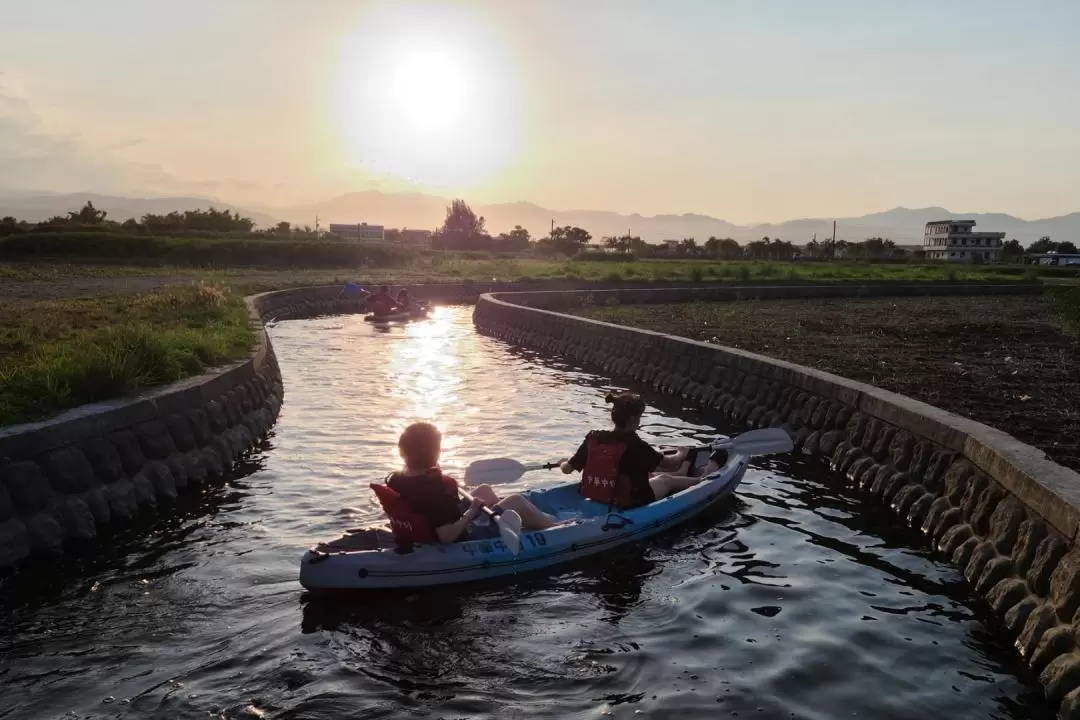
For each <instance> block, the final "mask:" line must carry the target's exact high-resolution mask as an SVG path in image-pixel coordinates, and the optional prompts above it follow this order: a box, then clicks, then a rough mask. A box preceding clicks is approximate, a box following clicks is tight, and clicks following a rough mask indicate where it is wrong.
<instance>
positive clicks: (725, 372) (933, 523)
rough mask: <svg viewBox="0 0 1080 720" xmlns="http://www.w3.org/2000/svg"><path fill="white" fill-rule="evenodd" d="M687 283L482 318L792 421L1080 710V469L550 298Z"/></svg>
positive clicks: (496, 299) (764, 362)
mask: <svg viewBox="0 0 1080 720" xmlns="http://www.w3.org/2000/svg"><path fill="white" fill-rule="evenodd" d="M922 287H923V288H924V289H925V286H922ZM969 288H970V286H969ZM988 291H989V292H1000V291H1004V290H1003V289H1000V288H999V289H997V290H994V289H990V290H988ZM687 292H692V291H665V290H658V289H650V290H632V291H613V292H608V293H605V292H592V293H569V292H568V293H535V292H534V293H499V294H495V295H484V296H483V297H481V298H480V300H479V302H478V303H477V305H476V309H475V312H474V321H475V324H476V327H477V328H478V329H479V330H480V331H481V332H484V333H486V334H489V335H493V336H495V337H498V338H502V339H504V340H506V341H507V342H511V343H515V344H518V345H522V346H526V347H531V348H536V349H540V350H544V351H546V352H550V353H553V354H556V355H559V356H562V357H564V358H566V359H569V360H571V361H574V362H576V363H578V364H580V365H581V366H583V367H585V368H588V369H590V370H593V371H596V372H600V373H604V374H606V375H609V376H611V377H612V378H622V379H624V380H626V381H628V382H633V383H641V384H644V385H647V386H650V387H652V388H654V389H655V390H657V391H660V392H664V393H669V394H673V395H679V396H682V397H683V398H685V399H686V400H688V401H690V402H692V403H694V404H696V405H699V406H703V407H710V408H715V409H717V410H719V411H721V412H722V413H724V414H725V415H727V416H728V417H730V418H732V419H734V420H735V421H737V422H739V423H742V424H744V425H746V426H747V427H748V428H756V427H783V428H785V429H786V430H787V431H788V432H789V433H790V434H791V435H792V436H793V438H794V439H795V443H796V447H797V448H799V449H800V450H801V451H802V452H804V453H807V454H810V455H818V456H821V457H822V458H823V459H825V460H827V461H828V462H829V463H830V464H831V465H832V467H834V468H835V469H836V470H837V471H839V472H841V473H843V474H844V475H845V476H846V477H847V478H848V479H849V480H850V482H851V483H852V484H854V485H856V486H858V487H859V488H861V489H863V490H865V491H866V492H869V493H872V494H874V495H876V496H877V497H878V498H880V499H881V501H882V502H884V503H886V504H887V505H889V506H890V507H891V508H892V510H893V511H894V512H895V513H896V514H897V516H899V517H900V518H901V519H902V520H904V521H905V522H907V523H909V524H910V525H912V526H914V527H916V528H919V529H921V530H922V532H923V533H925V534H926V536H927V538H928V540H929V541H930V542H931V543H932V544H933V546H934V547H935V548H936V549H937V550H938V551H939V552H940V553H941V554H942V555H943V556H945V557H947V558H949V559H950V560H951V561H952V562H954V563H955V564H956V565H957V566H959V567H960V568H961V569H962V571H963V574H964V577H965V578H967V580H968V581H969V582H970V583H971V585H972V586H973V587H974V588H975V590H976V591H977V592H978V593H979V594H981V595H982V596H983V597H984V598H986V600H987V601H988V603H989V604H990V606H991V607H992V608H993V610H994V611H995V612H996V613H997V615H998V616H999V618H1000V619H1001V620H1002V624H1003V625H1004V627H1005V628H1006V630H1007V631H1008V632H1009V633H1011V634H1012V635H1013V636H1014V637H1015V638H1016V647H1017V649H1018V651H1019V652H1020V653H1021V655H1022V656H1023V657H1024V659H1025V660H1026V661H1027V663H1028V664H1029V665H1030V667H1031V668H1032V670H1033V671H1034V672H1035V673H1036V674H1037V675H1038V677H1039V679H1040V680H1041V681H1042V683H1043V686H1044V688H1045V690H1046V693H1047V696H1048V697H1049V698H1051V699H1052V700H1053V701H1061V716H1062V717H1067V718H1080V649H1078V644H1077V638H1078V637H1080V633H1078V631H1080V549H1078V548H1077V540H1078V531H1080V475H1078V474H1077V473H1076V472H1073V471H1072V470H1068V469H1066V468H1064V467H1062V466H1060V465H1057V464H1056V463H1053V462H1051V461H1050V460H1048V459H1047V458H1046V455H1045V453H1043V452H1041V451H1039V450H1037V449H1035V448H1033V447H1031V446H1028V445H1025V444H1023V443H1021V442H1019V441H1018V440H1016V439H1015V438H1013V437H1011V436H1009V435H1007V434H1006V433H1004V432H1001V431H999V430H996V429H993V428H990V427H987V426H985V425H982V424H980V423H977V422H974V421H971V420H967V419H965V418H962V417H959V416H956V415H952V414H950V413H947V412H945V411H943V410H940V409H938V408H934V407H931V406H929V405H926V404H924V403H920V402H917V401H915V400H912V399H910V398H906V397H903V396H900V395H896V394H893V393H890V392H887V391H884V390H881V389H879V388H875V387H872V386H869V385H864V384H862V383H857V382H853V381H849V380H846V379H844V378H841V377H837V376H835V375H830V374H828V373H823V372H818V371H816V370H813V369H810V368H806V367H802V366H799V365H794V364H791V363H787V362H783V361H779V360H773V359H771V358H768V357H764V356H761V355H757V354H754V353H749V352H744V351H740V350H737V349H733V348H725V347H721V346H717V345H712V344H708V343H700V342H695V341H692V340H687V339H685V338H679V337H672V336H668V335H663V334H659V333H655V332H649V331H646V330H637V329H634V328H628V327H622V326H618V325H612V324H609V323H603V322H598V321H594V320H589V319H585V318H580V317H573V316H569V315H564V314H560V313H557V312H553V311H551V310H548V309H541V308H560V309H563V308H568V307H572V306H574V305H575V304H581V303H584V302H592V303H596V304H604V303H607V304H613V303H631V302H639V301H646V302H664V301H667V300H674V299H687V298H686V297H685V295H686V294H687ZM770 292H771V291H770ZM912 292H915V290H914V289H913V290H912Z"/></svg>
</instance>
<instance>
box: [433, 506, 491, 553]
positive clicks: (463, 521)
mask: <svg viewBox="0 0 1080 720" xmlns="http://www.w3.org/2000/svg"><path fill="white" fill-rule="evenodd" d="M483 506H484V503H483V502H482V501H481V500H479V499H477V498H473V501H472V505H470V506H469V509H468V510H466V511H465V512H464V513H463V514H462V515H461V517H459V518H458V519H457V520H456V521H455V522H452V523H449V524H447V525H440V526H439V527H437V528H435V534H436V535H438V536H439V541H440V542H443V543H446V544H450V543H453V542H457V539H458V538H459V537H461V534H462V533H463V532H465V528H467V527H469V523H471V522H472V521H473V520H475V519H476V516H477V515H479V514H480V512H481V511H480V508H482V507H483Z"/></svg>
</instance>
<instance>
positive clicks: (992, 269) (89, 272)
mask: <svg viewBox="0 0 1080 720" xmlns="http://www.w3.org/2000/svg"><path fill="white" fill-rule="evenodd" d="M1055 271H1056V272H1055ZM1067 272H1068V273H1071V275H1069V276H1068V277H1069V278H1072V277H1074V276H1075V274H1076V273H1077V271H1076V270H1073V269H1069V270H1068V271H1067ZM1059 274H1060V269H1058V268H1040V269H1035V268H1032V267H1026V268H1025V267H1023V266H1008V265H1006V266H993V265H988V266H978V265H966V266H960V265H954V266H946V265H920V264H906V263H904V264H881V265H875V264H871V263H781V262H751V261H727V262H725V261H717V262H710V261H704V260H637V261H633V262H611V261H608V262H583V261H570V260H553V259H544V258H534V257H527V256H506V257H501V256H497V255H486V256H485V255H478V254H464V253H439V252H430V251H428V252H418V253H414V254H412V255H410V256H408V258H407V259H406V260H404V261H402V262H401V263H400V264H394V265H390V266H382V265H372V264H355V265H348V266H343V267H331V268H319V267H295V268H293V267H290V268H274V267H236V266H208V267H192V266H190V265H177V264H175V263H168V262H162V263H160V264H153V265H147V266H131V265H118V264H78V263H63V264H56V263H50V262H41V261H37V262H9V263H0V283H3V282H5V281H8V282H21V281H30V280H43V281H65V280H69V279H75V278H110V277H112V278H124V277H137V276H156V277H161V276H169V277H174V278H192V279H202V280H207V281H223V282H227V283H229V284H230V285H232V286H234V287H236V288H238V289H240V290H244V291H248V292H255V291H258V290H270V289H276V288H283V287H296V286H298V285H312V284H325V283H337V282H344V281H346V280H366V281H371V282H379V281H386V282H391V283H395V284H409V283H413V284H415V283H424V282H465V281H470V282H495V281H501V282H507V281H509V282H514V281H529V280H559V279H570V280H585V281H597V282H600V281H612V280H615V279H616V278H621V279H622V280H624V281H628V282H641V283H648V282H657V281H664V282H691V281H695V282H699V281H706V282H798V281H838V282H840V281H858V280H901V281H903V280H911V281H917V280H1022V279H1034V278H1035V277H1036V276H1038V277H1041V278H1046V279H1051V278H1057V277H1058V275H1059ZM1066 279H1068V278H1066Z"/></svg>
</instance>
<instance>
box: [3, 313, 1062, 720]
mask: <svg viewBox="0 0 1080 720" xmlns="http://www.w3.org/2000/svg"><path fill="white" fill-rule="evenodd" d="M271 334H272V337H273V342H274V345H275V348H276V349H277V354H278V359H279V362H280V364H281V369H282V373H283V375H284V380H285V387H286V392H285V405H284V407H283V409H282V413H281V417H280V420H279V421H278V424H277V426H276V428H275V430H274V432H273V434H272V435H271V437H270V438H269V439H268V440H267V442H266V443H265V444H264V445H263V446H262V447H261V448H259V449H258V450H257V451H256V452H253V453H252V454H251V456H250V457H249V459H248V460H247V461H246V462H245V463H243V464H242V465H241V467H239V468H238V469H237V473H236V476H235V477H234V479H233V480H231V481H230V482H229V483H227V484H226V485H224V486H221V487H217V488H213V489H208V490H207V491H205V492H204V493H203V494H202V495H201V496H200V497H197V498H193V499H189V500H187V501H186V502H185V505H184V507H183V509H182V510H183V511H182V512H181V513H173V514H172V515H171V516H170V519H169V520H168V521H167V522H164V523H162V522H160V521H159V522H158V523H157V525H156V528H157V529H156V530H155V531H154V532H153V533H152V534H147V533H145V532H131V533H128V534H126V535H122V536H119V537H116V538H113V539H112V540H111V541H108V542H103V543H101V544H100V545H98V546H97V547H95V548H94V551H93V554H92V556H88V557H87V558H84V559H81V560H79V559H75V560H65V561H62V562H60V561H57V562H53V563H51V564H50V563H46V562H43V563H41V564H39V565H38V566H36V567H34V568H31V569H30V570H28V571H25V572H23V573H21V574H20V575H18V576H15V577H12V578H7V579H6V580H4V581H3V585H2V588H0V603H2V608H0V609H2V611H3V613H2V619H0V717H3V718H60V717H65V718H142V717H155V718H262V717H265V718H295V719H300V718H305V719H315V718H319V719H321V718H380V717H387V718H391V717H432V718H444V717H445V718H463V717H484V716H495V715H497V716H499V717H507V718H532V717H544V718H556V717H560V718H561V717H600V716H611V717H626V718H630V717H638V716H648V717H679V718H705V717H708V718H714V717H730V716H735V715H738V716H741V717H755V718H853V717H863V718H905V719H908V718H929V717H941V718H949V719H950V720H957V719H959V718H1049V717H1050V714H1049V712H1048V711H1047V709H1046V708H1045V707H1043V705H1042V703H1041V700H1040V697H1041V692H1040V691H1039V690H1038V688H1037V686H1036V685H1035V684H1034V683H1033V682H1032V680H1031V678H1029V677H1027V676H1026V675H1024V674H1023V671H1022V667H1021V665H1020V663H1019V662H1018V661H1017V660H1016V659H1015V658H1014V655H1013V653H1012V651H1011V649H1010V648H1009V646H1008V645H1007V644H1006V643H1005V642H1004V641H1003V640H1001V639H1000V636H999V635H997V634H996V633H995V631H994V629H993V628H991V627H988V625H987V624H986V622H985V620H986V618H987V617H988V615H987V613H986V611H985V608H984V607H983V606H982V605H981V604H979V603H978V602H977V601H975V600H974V599H973V598H972V596H971V595H970V594H969V592H968V590H967V589H966V588H965V586H964V584H963V582H962V579H961V577H960V575H959V573H958V572H957V571H956V570H955V569H954V568H952V567H951V566H949V565H947V564H944V563H942V562H939V561H938V560H937V559H935V558H933V557H931V556H929V555H928V553H927V552H925V551H924V550H923V546H922V544H921V541H920V539H919V537H918V536H917V535H914V534H912V533H910V532H909V531H907V530H905V529H900V528H898V527H897V526H896V525H895V524H894V523H892V522H891V521H890V520H889V519H888V517H887V516H885V515H884V513H883V512H882V511H881V510H880V509H878V508H877V506H875V505H874V504H872V503H869V502H867V503H864V502H863V500H862V498H861V497H860V496H859V495H858V494H856V493H853V492H851V491H850V490H848V489H846V488H845V487H844V486H843V484H842V483H841V482H840V481H839V480H837V479H836V478H835V477H834V476H833V475H832V474H831V473H829V472H827V471H826V470H824V468H823V467H822V466H821V465H820V464H819V463H818V462H817V461H812V460H807V459H803V458H801V457H791V458H781V459H772V460H768V459H765V460H762V461H759V462H757V463H756V464H755V465H754V466H752V468H751V470H750V471H749V472H748V473H747V475H746V478H745V480H744V481H743V484H742V485H741V487H740V489H739V491H738V493H737V495H736V497H735V498H733V499H732V500H731V501H730V502H728V503H726V504H724V505H722V506H721V507H720V508H718V509H717V510H716V511H714V512H711V513H710V514H708V515H707V516H704V517H701V518H699V519H698V520H697V521H695V522H693V523H692V524H690V525H688V526H685V527H683V528H681V529H679V530H677V531H674V532H672V533H669V534H667V535H664V536H661V537H659V538H655V539H653V540H650V541H647V542H645V543H643V544H640V545H636V546H632V547H629V548H625V549H622V550H617V551H615V552H613V553H608V554H606V555H602V556H599V557H596V558H593V559H590V560H587V561H583V562H580V563H578V564H576V565H572V566H569V567H564V568H560V569H557V570H555V571H552V572H546V573H541V574H539V575H529V576H525V577H522V578H519V579H518V580H517V581H516V582H501V583H492V584H485V585H479V586H473V587H469V588H465V589H459V590H447V589H439V590H434V591H428V592H414V593H411V594H390V595H386V594H383V595H378V596H375V597H373V598H371V599H368V600H361V599H351V600H337V601H333V602H331V601H326V600H318V601H316V600H312V599H310V598H308V597H306V596H305V595H304V593H303V592H302V588H300V586H299V584H298V583H297V581H296V578H297V572H298V561H299V558H300V555H301V554H302V552H303V550H304V549H305V547H306V546H308V545H309V544H311V543H312V542H313V541H316V540H319V539H328V538H331V537H336V536H337V535H338V534H339V533H340V532H341V531H342V530H343V529H345V528H348V527H356V526H358V525H362V524H365V523H371V522H377V521H379V519H380V513H379V512H378V510H377V508H376V505H375V504H374V502H373V499H372V497H371V494H370V491H369V490H368V488H367V483H369V482H372V481H377V480H379V479H381V477H382V476H383V475H385V474H386V473H387V472H389V471H390V470H392V469H394V466H395V464H396V462H397V457H396V451H395V447H394V443H395V440H396V437H397V434H398V432H399V431H400V430H401V429H402V428H403V427H404V426H405V425H406V424H407V423H409V422H411V421H413V420H415V419H420V418H427V419H432V420H435V421H436V422H438V424H439V425H440V426H441V427H442V429H443V431H444V434H445V438H446V440H445V451H446V452H445V457H444V465H445V466H446V467H447V468H449V469H451V470H456V469H460V468H461V467H463V466H464V465H465V464H467V462H468V461H469V460H471V459H475V458H478V457H484V456H512V457H517V458H519V459H521V460H523V461H526V462H527V461H530V460H545V459H552V458H558V457H563V456H566V455H568V454H569V453H570V452H572V451H573V449H574V448H575V447H576V445H577V443H578V442H579V441H580V439H581V437H582V436H583V434H584V433H585V431H586V430H588V429H589V428H592V427H596V426H602V425H604V421H605V419H606V412H605V408H604V406H603V401H602V398H603V395H604V393H605V391H606V389H607V387H608V385H606V384H605V381H604V380H603V379H601V378H597V377H595V376H592V375H589V374H585V373H581V372H578V371H575V370H573V369H572V368H567V367H565V366H562V365H559V364H553V363H551V362H547V361H544V360H543V359H541V358H537V357H534V356H532V355H530V354H528V353H524V352H521V351H516V350H514V349H512V348H508V347H507V346H505V345H504V344H502V343H500V342H498V341H495V340H492V339H489V338H484V337H480V336H478V335H476V334H475V333H474V332H473V329H472V325H471V320H470V309H469V308H442V309H440V310H439V311H438V313H437V315H436V316H435V318H434V319H433V320H432V321H430V322H427V323H420V324H416V325H411V326H408V327H405V328H402V327H394V328H391V329H390V330H389V331H384V330H380V329H378V328H376V327H373V326H372V325H371V324H370V323H365V322H363V321H362V320H361V319H360V318H359V317H331V318H323V319H318V320H310V321H297V322H284V323H281V324H279V325H277V326H276V327H274V328H273V329H272V331H271ZM653 400H654V401H656V402H657V403H659V407H658V408H657V407H656V406H654V407H652V409H651V410H650V413H649V415H648V417H647V418H646V427H645V429H644V431H643V434H645V435H647V436H648V437H649V439H651V440H652V441H654V442H664V443H672V444H679V443H688V442H690V441H691V440H692V439H701V438H708V437H710V436H711V435H713V434H715V433H716V432H718V431H719V432H724V431H728V432H731V431H733V430H734V429H733V428H731V427H726V426H724V425H722V424H720V425H716V424H714V423H717V422H719V420H718V419H717V418H715V417H712V416H708V415H702V414H700V413H697V412H693V411H688V410H684V409H682V408H680V407H679V406H678V405H672V404H670V402H671V401H667V402H668V404H665V402H664V401H663V400H662V399H660V398H653ZM560 477H561V476H560ZM556 480H557V478H556V477H554V476H552V475H550V474H546V473H539V474H533V475H531V476H526V478H525V482H526V483H533V484H536V485H539V484H543V483H549V482H554V481H556ZM519 487H524V485H522V486H519Z"/></svg>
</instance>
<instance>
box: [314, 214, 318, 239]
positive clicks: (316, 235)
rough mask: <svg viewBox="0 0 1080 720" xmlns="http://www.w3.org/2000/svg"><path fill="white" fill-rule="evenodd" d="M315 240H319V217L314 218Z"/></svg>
mask: <svg viewBox="0 0 1080 720" xmlns="http://www.w3.org/2000/svg"><path fill="white" fill-rule="evenodd" d="M315 239H316V240H318V239H319V216H318V215H316V216H315Z"/></svg>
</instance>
